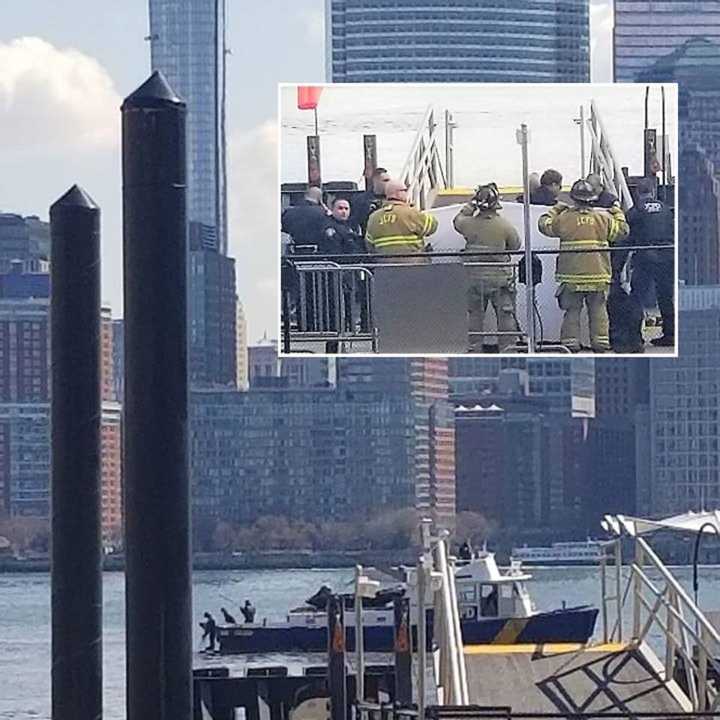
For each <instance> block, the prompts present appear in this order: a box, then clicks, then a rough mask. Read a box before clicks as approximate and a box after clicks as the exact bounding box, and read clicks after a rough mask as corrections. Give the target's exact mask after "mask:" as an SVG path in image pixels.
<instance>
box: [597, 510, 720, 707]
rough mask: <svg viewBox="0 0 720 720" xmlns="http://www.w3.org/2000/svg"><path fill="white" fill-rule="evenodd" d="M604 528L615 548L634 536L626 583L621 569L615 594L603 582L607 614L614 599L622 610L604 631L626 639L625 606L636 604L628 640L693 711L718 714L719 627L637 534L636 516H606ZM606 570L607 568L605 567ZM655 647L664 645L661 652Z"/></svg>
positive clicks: (608, 635) (611, 637)
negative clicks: (678, 690) (609, 593)
mask: <svg viewBox="0 0 720 720" xmlns="http://www.w3.org/2000/svg"><path fill="white" fill-rule="evenodd" d="M605 527H606V528H607V529H608V530H609V531H611V532H612V533H614V534H615V535H616V537H617V546H616V547H617V550H616V552H617V553H619V542H620V540H621V538H622V537H623V536H624V537H628V538H631V539H632V541H633V544H634V558H633V560H632V563H631V564H630V571H629V574H627V576H626V578H625V580H624V582H625V587H624V588H623V587H622V583H623V580H622V579H621V572H620V570H619V569H618V570H616V571H615V572H616V582H615V591H614V592H615V595H614V596H610V597H606V584H605V582H603V619H604V620H605V619H606V616H607V608H608V607H610V606H611V603H615V607H617V612H618V615H617V619H616V621H615V623H614V625H613V627H612V630H611V631H610V632H609V633H608V632H607V631H606V632H605V639H606V640H609V641H611V642H612V641H617V642H620V641H622V639H623V628H622V608H623V607H624V606H625V605H626V603H632V629H631V633H630V634H631V637H630V642H631V643H632V644H633V645H635V646H636V647H638V648H639V649H640V650H641V651H642V652H643V654H644V655H645V657H646V658H647V659H648V660H649V662H650V663H651V664H653V665H654V666H655V667H656V668H657V670H658V674H659V675H660V676H661V677H662V678H663V679H664V681H665V683H666V684H670V683H676V684H677V685H678V686H679V687H680V688H681V690H682V692H683V693H685V695H686V696H687V700H688V704H689V707H688V710H689V711H690V710H691V711H692V712H694V713H697V712H708V713H711V714H713V713H714V714H715V716H716V717H717V715H718V712H719V711H720V632H719V631H718V629H717V628H715V627H714V626H713V625H712V623H711V622H710V621H709V620H708V619H707V617H706V616H705V614H704V613H703V611H702V610H701V609H700V608H699V607H698V606H697V605H696V603H695V602H694V601H693V599H692V598H691V597H690V596H689V595H688V593H687V592H686V590H685V589H684V588H683V587H682V585H681V584H680V583H679V582H678V580H677V579H676V578H675V577H674V576H673V574H672V573H671V572H670V570H669V569H668V568H667V567H666V566H665V564H664V563H663V562H662V560H661V559H660V558H659V557H658V555H657V554H656V553H655V551H654V550H653V549H652V548H651V547H650V545H649V544H648V542H647V541H646V540H645V539H644V538H642V537H640V536H639V535H638V534H637V532H636V530H635V527H634V524H633V523H632V521H630V520H629V519H626V518H624V517H623V516H622V515H618V516H614V517H611V516H607V517H606V519H605ZM615 559H616V565H615V567H616V568H617V567H619V563H620V562H621V560H620V557H619V555H617V556H616V558H615ZM602 570H603V573H604V572H605V567H604V566H603V568H602ZM618 598H621V601H620V602H618ZM606 627H607V625H606ZM651 643H652V646H651ZM654 648H659V649H660V654H659V655H658V654H656V652H655V649H654Z"/></svg>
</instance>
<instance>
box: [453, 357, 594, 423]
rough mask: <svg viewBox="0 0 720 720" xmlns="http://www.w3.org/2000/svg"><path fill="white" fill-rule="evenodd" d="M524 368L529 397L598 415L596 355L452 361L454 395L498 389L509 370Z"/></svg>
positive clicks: (569, 410) (579, 414)
mask: <svg viewBox="0 0 720 720" xmlns="http://www.w3.org/2000/svg"><path fill="white" fill-rule="evenodd" d="M513 369H515V370H524V371H525V372H526V373H527V377H528V396H529V397H531V398H543V399H545V400H548V401H549V402H550V406H551V407H552V408H554V409H555V410H557V411H559V412H563V413H571V414H572V415H573V416H574V417H585V418H590V417H594V415H595V361H594V360H593V359H592V358H576V359H573V360H571V361H568V360H561V359H557V358H555V359H548V360H541V359H539V358H532V359H527V358H522V357H516V358H511V357H506V358H486V357H485V358H482V357H481V358H472V357H467V358H460V357H454V358H450V360H449V380H450V392H451V395H452V396H453V397H454V398H456V399H458V400H461V399H462V398H463V397H465V396H470V395H478V394H482V393H483V392H484V393H493V392H497V391H498V390H499V388H500V383H501V378H502V375H503V373H504V372H505V371H507V370H513Z"/></svg>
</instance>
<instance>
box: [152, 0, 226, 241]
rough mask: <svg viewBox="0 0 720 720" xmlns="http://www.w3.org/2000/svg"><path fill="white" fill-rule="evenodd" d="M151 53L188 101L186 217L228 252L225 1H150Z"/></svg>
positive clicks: (154, 63) (206, 238)
mask: <svg viewBox="0 0 720 720" xmlns="http://www.w3.org/2000/svg"><path fill="white" fill-rule="evenodd" d="M149 39H150V55H151V65H152V69H153V70H160V71H161V72H162V73H163V74H164V75H165V77H166V78H167V80H168V82H169V83H170V86H171V87H172V88H173V90H175V92H176V93H178V95H180V97H182V98H183V100H185V102H186V103H187V157H188V167H187V170H188V174H187V185H188V190H187V217H188V221H189V222H196V223H201V224H202V225H203V226H204V230H205V231H204V233H203V236H204V245H205V247H207V248H209V249H213V250H217V251H219V252H220V253H222V254H223V255H226V254H227V209H226V169H225V54H226V45H225V2H224V0H150V35H149Z"/></svg>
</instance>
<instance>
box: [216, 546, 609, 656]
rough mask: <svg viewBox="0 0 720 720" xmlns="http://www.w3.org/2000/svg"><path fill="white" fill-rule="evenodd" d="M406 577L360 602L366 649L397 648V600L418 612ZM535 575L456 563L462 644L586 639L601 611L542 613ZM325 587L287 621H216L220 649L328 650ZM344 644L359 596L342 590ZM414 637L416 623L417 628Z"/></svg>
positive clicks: (489, 561) (482, 560)
mask: <svg viewBox="0 0 720 720" xmlns="http://www.w3.org/2000/svg"><path fill="white" fill-rule="evenodd" d="M402 571H403V574H404V578H405V581H404V582H403V583H402V584H400V585H397V586H395V587H390V588H385V589H383V590H381V591H379V592H378V593H377V595H376V596H375V597H373V598H369V599H364V600H363V610H362V613H363V616H362V624H363V638H364V646H365V650H367V651H368V652H392V651H393V637H394V622H393V620H394V616H393V601H394V598H395V597H398V596H402V595H406V596H407V597H408V598H409V599H410V604H411V616H413V615H414V616H415V617H417V604H416V598H417V590H416V588H417V578H416V574H415V572H416V571H415V568H402ZM531 579H532V576H531V575H529V574H527V573H525V572H523V570H522V568H521V565H520V562H518V561H513V562H512V563H511V566H510V568H509V570H508V571H507V572H506V573H504V574H503V573H501V572H500V569H499V568H498V566H497V563H496V562H495V556H494V554H493V553H490V552H487V551H480V552H477V553H474V554H473V557H471V558H470V559H468V560H465V561H463V560H459V561H457V562H456V567H455V585H456V588H457V602H458V609H459V611H460V626H461V630H462V636H463V641H464V643H465V644H467V645H484V644H491V643H493V644H497V643H501V644H519V643H533V644H540V643H586V642H587V641H588V640H589V639H590V638H591V637H592V635H593V632H594V630H595V623H596V621H597V616H598V609H597V608H595V607H592V606H589V605H581V606H576V607H569V608H566V607H563V608H560V609H557V610H551V611H549V612H539V611H538V610H537V609H536V607H535V605H534V603H533V601H532V599H531V597H530V594H529V592H528V590H527V586H526V583H527V582H528V581H529V580H531ZM331 595H332V591H331V590H330V589H329V588H321V590H320V591H319V592H318V593H316V594H315V595H314V596H313V597H311V598H309V599H308V601H307V604H306V605H304V606H302V607H298V608H295V609H293V610H290V611H289V612H288V614H287V616H286V619H285V620H284V621H282V622H272V621H268V620H264V621H262V622H259V623H244V624H234V625H228V624H222V625H218V641H219V646H220V652H221V653H223V654H236V653H237V654H243V653H270V652H325V651H326V650H327V642H328V641H327V624H328V620H327V600H328V598H329V597H330V596H331ZM342 597H343V598H344V605H345V632H346V648H347V649H348V650H350V651H352V650H354V649H355V608H354V596H353V595H343V596H342ZM432 625H433V611H432V609H428V610H427V611H426V627H427V633H426V637H427V641H428V649H432ZM412 630H413V637H415V634H416V627H415V625H413V628H412Z"/></svg>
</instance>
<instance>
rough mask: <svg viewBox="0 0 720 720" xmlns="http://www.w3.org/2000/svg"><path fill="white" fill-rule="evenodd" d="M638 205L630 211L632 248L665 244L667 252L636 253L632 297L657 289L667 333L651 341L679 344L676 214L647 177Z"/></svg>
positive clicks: (640, 187)
mask: <svg viewBox="0 0 720 720" xmlns="http://www.w3.org/2000/svg"><path fill="white" fill-rule="evenodd" d="M637 195H638V202H637V203H636V204H635V205H634V206H633V207H632V208H631V209H630V211H629V212H628V217H627V220H628V224H629V225H630V238H629V239H628V243H629V244H632V245H665V246H667V247H668V249H667V250H638V251H636V252H635V253H634V256H633V259H632V262H633V272H632V274H631V276H630V287H631V294H632V295H635V296H636V297H637V298H638V299H640V300H641V299H642V298H643V297H645V296H646V294H647V292H648V289H651V286H652V285H653V284H654V286H655V296H656V297H657V303H658V309H659V310H660V316H661V318H662V328H663V334H662V336H661V337H659V338H656V339H654V340H651V341H650V342H651V344H652V345H655V346H656V347H673V346H674V345H675V303H674V290H675V253H674V250H673V249H672V248H673V246H674V242H675V219H674V216H673V211H672V209H671V208H670V207H668V206H667V205H666V204H665V203H663V202H661V201H660V200H658V199H657V198H656V197H655V182H654V180H653V179H651V178H645V179H643V180H641V181H640V183H638V187H637Z"/></svg>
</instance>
